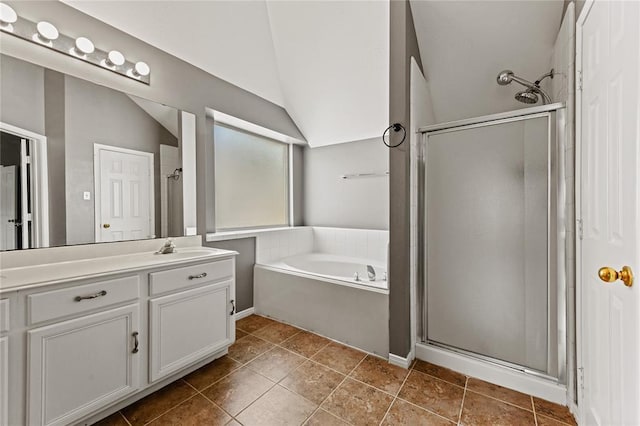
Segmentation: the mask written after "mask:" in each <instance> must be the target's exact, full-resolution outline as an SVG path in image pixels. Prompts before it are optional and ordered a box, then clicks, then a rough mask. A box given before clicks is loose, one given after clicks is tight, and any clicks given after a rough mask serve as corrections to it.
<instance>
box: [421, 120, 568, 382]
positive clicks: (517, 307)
mask: <svg viewBox="0 0 640 426" xmlns="http://www.w3.org/2000/svg"><path fill="white" fill-rule="evenodd" d="M551 118H552V116H551V115H550V114H548V113H546V114H537V115H531V116H522V117H517V118H510V119H504V120H494V121H487V122H481V123H474V124H469V125H463V126H457V127H452V128H445V129H442V130H436V131H432V132H427V133H426V134H425V139H424V141H425V145H424V148H425V151H424V161H425V163H424V165H425V172H424V179H425V182H424V188H425V197H424V200H425V208H424V212H425V218H424V219H425V221H424V228H425V229H424V235H425V240H426V241H425V261H426V262H425V263H426V265H425V270H426V272H425V278H426V292H425V293H426V294H425V298H426V306H425V308H426V315H425V320H426V324H425V331H426V339H427V341H428V342H429V343H431V344H435V345H440V346H444V347H446V348H449V349H453V350H457V351H462V352H467V353H470V354H475V355H480V356H482V357H488V358H491V359H493V360H496V361H498V362H502V363H505V364H508V365H516V366H522V367H523V368H524V369H529V370H535V371H538V372H542V373H544V374H555V371H554V368H553V365H554V364H555V363H556V362H557V358H555V355H553V354H554V353H557V346H554V345H551V344H550V343H549V342H552V341H553V340H554V339H556V334H555V333H556V332H555V331H554V330H555V329H556V324H555V320H556V319H555V311H554V310H553V309H550V306H554V302H555V293H554V292H555V289H554V288H552V285H553V283H552V281H553V280H550V274H549V271H550V261H549V259H550V248H549V232H550V226H552V223H550V211H551V208H552V205H551V204H552V203H551V198H552V192H553V189H552V188H551V185H550V182H551V173H552V164H553V163H552V154H553V149H552V142H553V141H552V139H551V137H550V134H551V132H550V128H551V127H550V120H551ZM554 309H555V308H554ZM550 346H553V347H550Z"/></svg>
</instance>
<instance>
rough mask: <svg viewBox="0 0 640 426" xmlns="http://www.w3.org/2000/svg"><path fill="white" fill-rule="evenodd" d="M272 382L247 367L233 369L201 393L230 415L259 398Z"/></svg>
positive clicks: (235, 413)
mask: <svg viewBox="0 0 640 426" xmlns="http://www.w3.org/2000/svg"><path fill="white" fill-rule="evenodd" d="M273 385H274V383H273V382H272V381H271V380H269V379H267V378H265V377H263V376H261V375H260V374H258V373H255V372H253V371H251V370H249V369H248V368H241V369H240V370H237V371H234V372H233V373H231V374H230V375H228V376H227V377H225V378H224V379H222V380H220V381H219V382H217V383H215V384H214V385H212V386H210V387H208V388H206V389H205V390H204V391H202V394H203V395H204V396H206V397H207V398H209V399H210V400H211V401H213V402H214V403H216V404H217V405H219V406H220V407H222V408H223V409H224V410H225V411H226V412H227V413H229V414H231V415H232V416H235V415H237V414H238V413H239V412H240V411H242V410H244V409H245V408H247V407H248V406H249V405H250V404H251V403H253V402H254V401H255V400H257V399H258V398H260V397H261V396H262V394H264V393H265V392H266V391H268V390H269V389H270V388H271V387H272V386H273Z"/></svg>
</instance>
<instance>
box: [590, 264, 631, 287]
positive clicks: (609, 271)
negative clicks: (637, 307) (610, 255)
mask: <svg viewBox="0 0 640 426" xmlns="http://www.w3.org/2000/svg"><path fill="white" fill-rule="evenodd" d="M598 276H599V277H600V279H601V280H602V281H604V282H605V283H613V282H616V281H618V280H620V281H622V282H623V283H624V285H626V286H627V287H631V286H632V285H633V271H632V270H631V268H630V267H629V266H623V267H622V271H620V272H618V271H616V270H615V269H613V268H611V267H609V266H605V267H603V268H600V269H599V270H598Z"/></svg>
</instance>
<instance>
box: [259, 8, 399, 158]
mask: <svg viewBox="0 0 640 426" xmlns="http://www.w3.org/2000/svg"><path fill="white" fill-rule="evenodd" d="M267 9H268V11H269V21H270V23H271V34H272V37H273V41H274V46H275V52H276V63H277V64H278V71H279V74H280V79H281V87H282V90H283V94H284V102H285V108H286V109H287V111H288V112H289V115H291V118H293V120H294V121H295V122H296V124H297V125H298V128H299V129H300V131H301V132H302V134H303V135H305V137H306V138H307V141H308V142H309V145H311V146H321V145H329V144H335V143H340V142H349V141H354V140H360V139H368V138H372V137H375V136H380V135H381V134H382V130H384V128H385V127H386V123H387V122H388V120H389V3H388V2H386V1H326V0H325V1H308V0H307V1H300V0H298V1H269V2H268V3H267Z"/></svg>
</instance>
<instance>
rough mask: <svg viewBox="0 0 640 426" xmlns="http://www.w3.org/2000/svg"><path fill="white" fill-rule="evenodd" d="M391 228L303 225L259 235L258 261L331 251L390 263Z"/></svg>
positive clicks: (264, 261) (330, 252) (257, 241)
mask: <svg viewBox="0 0 640 426" xmlns="http://www.w3.org/2000/svg"><path fill="white" fill-rule="evenodd" d="M388 242H389V231H381V230H370V229H346V228H325V227H317V226H301V227H293V228H289V229H282V230H274V231H270V232H263V233H259V234H256V262H257V263H268V262H270V261H273V260H277V259H282V258H284V257H288V256H294V255H296V254H302V253H311V252H317V253H329V254H336V255H341V256H348V257H360V258H365V259H371V260H374V261H376V262H379V263H383V264H386V263H387V244H388Z"/></svg>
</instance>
